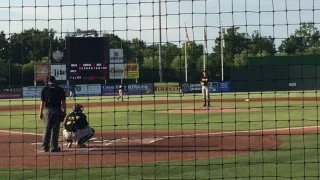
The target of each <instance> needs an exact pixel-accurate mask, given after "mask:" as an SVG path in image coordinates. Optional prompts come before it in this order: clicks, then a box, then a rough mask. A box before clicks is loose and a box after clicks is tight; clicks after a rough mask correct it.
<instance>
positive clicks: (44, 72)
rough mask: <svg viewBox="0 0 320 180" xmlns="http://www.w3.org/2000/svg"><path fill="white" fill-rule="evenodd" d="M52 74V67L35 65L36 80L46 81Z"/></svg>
mask: <svg viewBox="0 0 320 180" xmlns="http://www.w3.org/2000/svg"><path fill="white" fill-rule="evenodd" d="M49 74H50V65H48V64H41V65H40V64H37V65H34V80H35V81H44V80H45V79H46V78H47V77H48V76H49Z"/></svg>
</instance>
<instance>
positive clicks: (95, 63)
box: [66, 37, 109, 80]
mask: <svg viewBox="0 0 320 180" xmlns="http://www.w3.org/2000/svg"><path fill="white" fill-rule="evenodd" d="M66 49H67V59H68V60H67V61H68V63H67V64H68V67H67V69H68V74H69V79H70V80H106V79H107V78H108V77H107V75H108V65H107V62H108V59H109V47H108V41H107V38H106V37H67V38H66Z"/></svg>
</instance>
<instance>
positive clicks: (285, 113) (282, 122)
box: [0, 101, 320, 132]
mask: <svg viewBox="0 0 320 180" xmlns="http://www.w3.org/2000/svg"><path fill="white" fill-rule="evenodd" d="M201 105H202V104H201V103H186V104H161V105H155V106H153V105H148V106H111V107H88V108H85V110H84V112H85V113H86V114H87V116H88V118H89V122H90V125H91V126H92V127H95V128H96V129H97V130H110V129H181V128H182V129H217V130H228V131H229V130H231V131H233V130H247V129H263V128H279V127H288V126H305V125H317V123H318V119H319V118H320V115H319V113H318V108H317V102H315V101H309V102H302V101H301V102H299V101H290V102H288V101H277V102H272V101H271V102H223V103H217V102H216V103H212V106H224V107H230V108H249V107H250V108H261V111H256V112H237V113H235V112H231V113H223V114H222V113H212V114H209V113H205V114H195V113H193V114H168V113H166V112H164V113H159V112H158V111H167V110H169V109H177V108H178V109H179V108H183V107H191V108H194V107H200V106H201ZM70 111H71V109H68V112H70ZM37 113H38V110H26V111H11V112H9V111H7V112H0V117H1V119H2V120H1V122H2V123H1V124H0V128H1V129H17V130H21V129H24V130H25V131H38V132H41V131H42V128H43V122H42V121H40V120H38V115H37Z"/></svg>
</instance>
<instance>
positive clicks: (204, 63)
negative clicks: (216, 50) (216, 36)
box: [203, 23, 207, 71]
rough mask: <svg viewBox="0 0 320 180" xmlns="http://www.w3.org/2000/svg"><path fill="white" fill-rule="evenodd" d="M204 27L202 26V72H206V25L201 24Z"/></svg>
mask: <svg viewBox="0 0 320 180" xmlns="http://www.w3.org/2000/svg"><path fill="white" fill-rule="evenodd" d="M203 24H204V26H203V38H204V41H203V71H205V70H206V48H207V47H206V24H205V23H203Z"/></svg>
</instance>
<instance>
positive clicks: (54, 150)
mask: <svg viewBox="0 0 320 180" xmlns="http://www.w3.org/2000/svg"><path fill="white" fill-rule="evenodd" d="M60 151H61V148H60V147H56V148H53V149H51V152H60Z"/></svg>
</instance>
